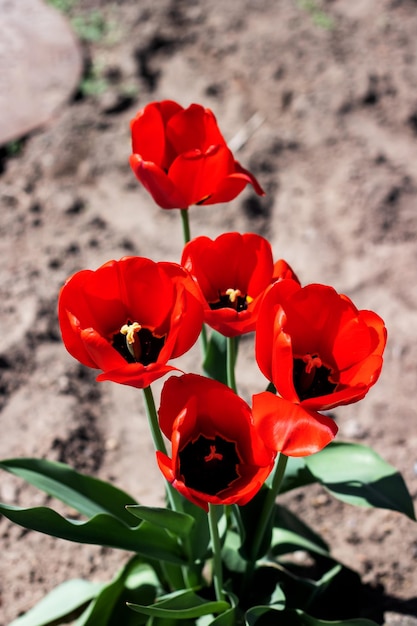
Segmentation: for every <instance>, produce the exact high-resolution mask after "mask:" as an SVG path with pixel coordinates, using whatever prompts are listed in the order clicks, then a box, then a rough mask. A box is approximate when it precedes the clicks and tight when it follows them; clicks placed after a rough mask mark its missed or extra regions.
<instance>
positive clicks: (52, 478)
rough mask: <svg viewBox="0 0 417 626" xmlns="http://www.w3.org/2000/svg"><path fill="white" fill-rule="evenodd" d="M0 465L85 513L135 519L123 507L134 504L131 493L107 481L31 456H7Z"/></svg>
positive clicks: (126, 520)
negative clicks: (11, 457) (108, 514)
mask: <svg viewBox="0 0 417 626" xmlns="http://www.w3.org/2000/svg"><path fill="white" fill-rule="evenodd" d="M0 468H1V469H4V470H6V471H7V472H10V473H11V474H15V476H19V477H20V478H23V479H24V480H26V481H27V482H28V483H30V484H31V485H34V486H35V487H37V488H38V489H41V490H42V491H44V492H45V493H47V494H48V495H50V496H53V497H54V498H57V499H58V500H60V501H61V502H64V503H65V504H67V505H68V506H71V507H72V508H74V509H75V510H76V511H78V512H79V513H81V514H82V515H86V516H87V517H92V516H93V515H97V514H98V513H110V514H111V515H114V516H115V517H117V518H119V519H120V520H123V521H124V522H125V523H126V524H129V525H130V526H133V525H134V524H135V522H136V521H135V519H134V518H133V517H132V516H131V514H130V513H128V512H127V511H126V505H127V504H136V501H135V499H134V498H133V497H132V496H130V495H129V494H128V493H125V492H124V491H122V490H120V489H117V487H114V486H113V485H110V484H109V483H107V482H104V481H102V480H98V479H97V478H92V477H91V476H86V475H84V474H80V473H79V472H76V471H75V470H73V469H72V468H71V467H69V466H68V465H65V464H64V463H57V462H54V461H47V460H45V459H31V458H21V459H7V460H4V461H0Z"/></svg>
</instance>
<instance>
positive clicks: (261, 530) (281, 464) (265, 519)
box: [252, 453, 288, 561]
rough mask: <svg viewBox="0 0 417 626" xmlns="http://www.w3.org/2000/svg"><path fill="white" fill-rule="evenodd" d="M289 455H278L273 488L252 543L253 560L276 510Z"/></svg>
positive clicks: (268, 495)
mask: <svg viewBox="0 0 417 626" xmlns="http://www.w3.org/2000/svg"><path fill="white" fill-rule="evenodd" d="M287 461H288V457H287V456H285V454H282V453H281V454H280V455H279V457H278V463H277V464H276V467H275V474H274V477H273V479H272V484H271V488H270V489H269V491H268V493H267V496H266V498H265V501H264V505H263V507H262V511H261V514H260V516H259V520H258V527H257V529H256V533H255V537H254V541H253V543H252V560H253V561H256V559H257V558H258V552H259V548H260V547H261V545H262V540H263V538H264V535H265V532H266V529H267V527H268V523H269V520H270V519H271V515H272V513H273V511H274V506H275V500H276V497H277V495H278V493H279V490H280V487H281V483H282V479H283V478H284V474H285V468H286V467H287Z"/></svg>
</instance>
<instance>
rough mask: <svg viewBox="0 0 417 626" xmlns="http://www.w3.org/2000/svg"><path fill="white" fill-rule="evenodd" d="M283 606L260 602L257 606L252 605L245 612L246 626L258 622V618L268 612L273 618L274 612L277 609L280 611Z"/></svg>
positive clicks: (251, 625)
mask: <svg viewBox="0 0 417 626" xmlns="http://www.w3.org/2000/svg"><path fill="white" fill-rule="evenodd" d="M284 608H285V607H284V606H281V605H279V604H278V605H277V606H273V605H267V604H265V605H262V604H260V605H258V606H253V607H252V608H250V609H249V610H248V611H246V613H245V623H246V624H247V626H255V624H256V623H257V622H258V620H259V619H260V618H261V617H262V616H265V617H266V616H267V615H268V614H269V615H270V617H271V619H274V617H273V615H274V613H276V612H277V611H279V612H280V613H282V611H283V610H284ZM283 623H285V622H283Z"/></svg>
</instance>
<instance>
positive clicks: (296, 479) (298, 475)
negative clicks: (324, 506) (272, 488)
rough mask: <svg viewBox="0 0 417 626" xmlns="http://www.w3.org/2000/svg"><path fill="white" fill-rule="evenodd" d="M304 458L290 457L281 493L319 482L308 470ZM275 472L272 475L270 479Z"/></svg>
mask: <svg viewBox="0 0 417 626" xmlns="http://www.w3.org/2000/svg"><path fill="white" fill-rule="evenodd" d="M305 461H306V459H305V458H303V457H288V461H287V467H286V468H285V474H284V479H283V481H282V483H281V488H280V493H285V492H287V491H291V490H292V489H298V488H299V487H305V486H306V485H311V484H313V483H315V482H317V479H316V478H315V477H314V476H313V475H312V473H311V472H310V471H309V470H308V468H307V467H306V463H305ZM272 474H273V472H271V474H270V478H271V476H272Z"/></svg>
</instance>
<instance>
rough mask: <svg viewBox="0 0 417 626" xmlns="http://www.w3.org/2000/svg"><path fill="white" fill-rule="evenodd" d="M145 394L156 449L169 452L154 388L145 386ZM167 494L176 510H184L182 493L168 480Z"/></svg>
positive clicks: (147, 413) (164, 452)
mask: <svg viewBox="0 0 417 626" xmlns="http://www.w3.org/2000/svg"><path fill="white" fill-rule="evenodd" d="M143 394H144V397H145V408H146V415H147V418H148V423H149V428H150V430H151V435H152V439H153V443H154V446H155V450H158V451H159V452H163V454H166V453H167V449H166V446H165V442H164V439H163V437H162V433H161V429H160V428H159V424H158V414H157V412H156V407H155V402H154V399H153V393H152V389H151V388H150V387H145V388H144V389H143ZM167 494H168V499H169V502H170V504H171V507H172V509H173V510H174V511H179V512H182V510H183V507H182V503H181V499H180V494H179V493H178V491H177V490H176V489H174V487H173V486H172V485H171V484H170V483H169V482H167Z"/></svg>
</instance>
